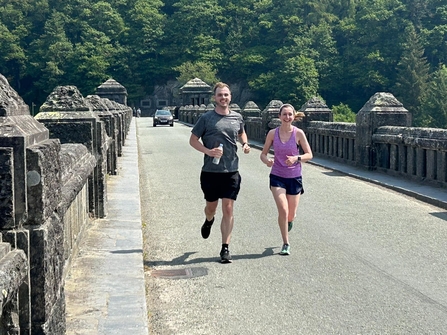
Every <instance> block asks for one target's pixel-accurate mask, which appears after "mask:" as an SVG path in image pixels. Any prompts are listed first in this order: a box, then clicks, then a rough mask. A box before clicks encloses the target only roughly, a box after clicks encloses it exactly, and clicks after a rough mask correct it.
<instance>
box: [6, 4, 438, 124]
mask: <svg viewBox="0 0 447 335" xmlns="http://www.w3.org/2000/svg"><path fill="white" fill-rule="evenodd" d="M0 50H2V52H1V53H0V73H2V74H3V75H5V76H6V77H7V79H8V81H9V82H10V84H11V85H12V86H13V87H14V89H16V90H17V91H18V93H19V94H20V95H21V96H22V97H23V98H24V99H25V101H26V102H27V104H29V105H31V104H33V105H40V104H42V103H43V101H44V100H45V98H46V97H47V96H48V94H49V93H50V92H51V91H52V90H53V89H54V87H55V86H57V85H75V86H77V87H78V88H79V90H80V91H81V92H82V94H84V95H88V94H93V93H94V91H95V88H96V87H97V86H99V85H100V84H101V83H103V82H104V81H105V80H107V79H109V78H111V77H112V78H114V79H116V80H117V81H118V82H120V83H121V84H122V85H124V86H125V87H126V88H127V90H128V92H129V100H130V101H137V100H138V99H139V98H141V97H143V96H145V95H146V94H148V93H150V92H151V91H152V89H153V87H154V86H155V85H164V84H165V83H166V82H167V81H168V80H172V79H176V78H178V79H179V80H181V81H185V80H187V78H189V77H194V76H196V75H199V76H200V77H202V78H205V79H206V80H207V82H208V83H210V84H212V83H211V82H209V81H216V80H223V81H225V82H228V83H236V82H238V83H244V84H245V85H246V86H247V87H249V88H250V90H251V91H252V92H253V93H254V94H255V96H256V103H258V104H259V105H260V106H262V104H266V103H268V102H269V101H270V100H273V99H279V100H282V101H284V102H290V103H293V104H294V105H296V106H301V104H303V103H304V102H305V101H307V100H308V99H309V98H310V97H312V96H321V97H323V98H324V100H325V101H326V103H327V104H328V106H330V107H332V106H334V107H336V110H337V111H338V112H340V113H341V115H347V114H348V115H349V114H350V113H351V111H354V112H356V111H358V110H359V109H360V108H361V107H362V106H363V104H364V103H365V102H366V101H367V100H368V99H369V97H371V96H372V95H373V94H374V93H376V92H391V93H392V94H394V95H395V96H396V97H397V98H398V99H399V100H400V101H401V102H402V103H403V104H404V106H405V107H406V108H407V109H408V110H409V111H410V112H411V113H412V114H413V119H414V125H416V126H427V127H442V128H447V103H446V100H445V96H446V93H447V91H446V90H447V87H446V86H447V70H446V67H445V64H446V61H447V4H446V2H445V0H318V1H316V0H315V1H312V0H306V1H304V0H281V1H279V0H226V1H222V0H165V1H160V0H108V1H97V0H64V1H59V0H58V1H55V0H20V1H17V0H0ZM350 118H352V115H351V116H350ZM348 119H349V118H348Z"/></svg>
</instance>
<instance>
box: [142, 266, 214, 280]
mask: <svg viewBox="0 0 447 335" xmlns="http://www.w3.org/2000/svg"><path fill="white" fill-rule="evenodd" d="M207 274H208V269H207V268H186V269H173V270H153V271H151V276H152V277H156V278H166V279H188V278H195V277H202V276H206V275H207Z"/></svg>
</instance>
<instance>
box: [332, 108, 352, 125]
mask: <svg viewBox="0 0 447 335" xmlns="http://www.w3.org/2000/svg"><path fill="white" fill-rule="evenodd" d="M332 115H333V117H334V122H350V123H355V117H356V115H355V113H354V112H353V111H352V110H351V108H349V106H348V105H346V104H344V103H340V104H339V105H336V106H332Z"/></svg>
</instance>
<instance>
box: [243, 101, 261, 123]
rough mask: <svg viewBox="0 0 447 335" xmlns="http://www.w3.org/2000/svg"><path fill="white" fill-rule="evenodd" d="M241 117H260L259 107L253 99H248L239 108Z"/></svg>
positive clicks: (245, 118)
mask: <svg viewBox="0 0 447 335" xmlns="http://www.w3.org/2000/svg"><path fill="white" fill-rule="evenodd" d="M241 114H242V117H243V118H244V120H247V118H249V117H260V116H261V109H260V108H259V107H258V105H257V104H256V103H254V102H253V101H248V102H247V103H246V104H245V106H244V108H243V109H242V110H241Z"/></svg>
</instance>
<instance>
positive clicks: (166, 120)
mask: <svg viewBox="0 0 447 335" xmlns="http://www.w3.org/2000/svg"><path fill="white" fill-rule="evenodd" d="M160 124H166V125H170V126H171V127H174V117H173V116H172V114H171V112H170V111H168V110H164V109H158V110H157V111H156V112H155V114H154V127H156V126H157V125H160Z"/></svg>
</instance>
